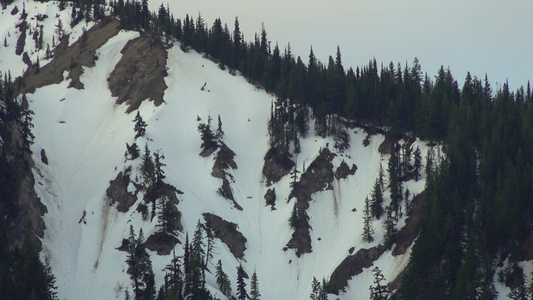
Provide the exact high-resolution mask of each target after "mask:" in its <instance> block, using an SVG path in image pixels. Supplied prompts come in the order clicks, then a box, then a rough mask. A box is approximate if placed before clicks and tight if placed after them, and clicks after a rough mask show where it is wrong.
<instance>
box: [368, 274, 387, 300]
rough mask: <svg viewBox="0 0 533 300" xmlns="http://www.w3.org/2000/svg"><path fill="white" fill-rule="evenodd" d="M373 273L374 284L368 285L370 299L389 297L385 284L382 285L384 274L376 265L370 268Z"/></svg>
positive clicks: (382, 299)
mask: <svg viewBox="0 0 533 300" xmlns="http://www.w3.org/2000/svg"><path fill="white" fill-rule="evenodd" d="M372 273H373V274H374V286H370V299H371V300H386V299H388V298H389V291H388V289H387V286H385V285H382V282H383V281H384V280H385V276H383V273H382V272H381V270H380V269H379V268H378V267H375V268H374V269H372Z"/></svg>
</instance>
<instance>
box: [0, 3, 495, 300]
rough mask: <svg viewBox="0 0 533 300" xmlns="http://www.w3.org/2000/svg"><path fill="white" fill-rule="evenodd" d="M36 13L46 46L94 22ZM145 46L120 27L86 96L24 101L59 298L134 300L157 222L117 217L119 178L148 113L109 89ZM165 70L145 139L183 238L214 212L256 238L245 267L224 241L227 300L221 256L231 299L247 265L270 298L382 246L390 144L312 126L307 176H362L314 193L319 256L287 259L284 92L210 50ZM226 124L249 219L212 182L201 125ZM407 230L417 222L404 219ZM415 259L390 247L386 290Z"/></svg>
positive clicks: (305, 156)
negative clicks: (366, 210) (118, 68)
mask: <svg viewBox="0 0 533 300" xmlns="http://www.w3.org/2000/svg"><path fill="white" fill-rule="evenodd" d="M22 3H23V2H22V1H16V2H15V3H14V4H12V5H10V6H8V8H7V9H6V10H2V11H0V13H1V17H0V33H1V37H2V40H1V41H0V42H1V43H2V44H3V42H4V37H5V40H6V42H7V44H8V47H4V46H3V45H2V47H0V69H1V70H3V71H5V70H10V71H11V75H12V76H13V78H14V77H16V76H20V75H21V74H22V73H23V71H24V69H25V65H24V63H23V62H22V59H21V56H17V55H15V53H14V52H15V45H16V40H17V38H18V33H17V30H16V29H15V24H16V23H17V22H18V18H19V16H20V13H19V14H17V15H14V16H12V15H11V14H10V13H9V12H10V11H11V10H12V8H13V7H14V6H15V5H18V6H19V9H22ZM25 3H26V5H25V8H26V10H27V12H28V14H29V16H33V15H36V14H38V13H41V14H43V13H46V14H47V15H48V19H46V20H45V21H43V22H40V23H39V24H44V25H45V26H44V32H45V38H44V43H45V45H46V43H50V44H51V41H52V36H53V35H54V32H53V29H54V28H55V24H57V20H58V19H57V17H59V18H61V19H62V20H63V24H64V28H65V29H66V31H67V32H70V33H71V38H70V42H71V43H72V42H74V41H76V40H77V38H78V37H79V36H80V35H81V32H82V27H83V26H86V27H87V28H89V27H90V26H92V23H88V24H85V23H84V22H82V24H80V25H78V26H76V27H75V28H74V29H70V28H69V26H68V23H69V22H70V20H69V15H68V14H69V10H68V9H66V10H65V11H62V12H59V11H58V9H57V3H54V2H49V3H48V4H47V3H38V2H25ZM56 16H57V17H56ZM29 23H30V26H33V27H35V26H36V24H37V23H36V21H35V20H30V22H29ZM138 36H139V34H138V33H136V32H125V31H121V32H120V33H119V34H118V35H117V36H115V37H113V38H111V39H110V40H109V41H107V43H105V44H104V45H103V46H102V47H101V48H100V49H98V50H97V52H98V53H99V59H98V60H97V61H96V65H95V67H92V68H85V69H84V74H83V75H82V76H81V77H80V81H81V82H82V83H83V84H84V86H85V88H84V89H82V90H77V89H73V88H67V86H68V84H69V82H68V80H65V81H63V82H62V83H59V84H54V85H49V86H45V87H42V88H39V89H37V90H36V92H35V93H33V94H28V95H26V96H27V99H28V100H29V105H30V109H31V110H33V111H34V112H35V115H34V119H33V123H34V126H35V127H34V129H33V133H34V135H35V143H34V144H33V146H32V151H33V153H34V154H33V159H34V161H35V168H34V175H35V178H36V185H35V189H36V192H37V194H38V195H39V197H40V198H41V200H42V202H43V203H44V204H45V205H46V206H47V208H48V213H47V214H45V216H44V221H45V223H46V230H45V236H44V238H43V240H42V242H43V253H42V255H43V256H47V257H49V258H50V260H51V264H52V267H53V271H54V273H55V275H56V277H57V285H58V287H59V288H58V295H59V298H60V299H81V300H83V299H123V298H124V291H125V290H126V289H129V290H130V291H131V289H132V288H131V281H130V279H129V276H128V274H127V273H126V269H127V265H126V254H125V253H124V252H121V251H119V250H117V249H116V248H117V247H119V246H120V245H121V241H122V239H123V238H126V237H127V236H128V234H129V228H130V225H132V226H133V227H134V229H135V231H136V232H138V231H139V229H141V228H142V229H143V231H144V235H145V237H148V236H149V235H150V234H152V233H154V232H155V231H156V229H155V223H156V221H155V220H154V222H150V221H144V220H143V219H142V216H141V214H140V213H139V212H137V211H136V210H135V209H136V207H137V205H138V204H139V203H140V202H141V201H143V200H142V199H141V197H140V196H139V199H138V200H137V203H136V204H134V205H133V206H132V207H131V208H130V211H128V212H126V213H120V212H118V210H117V209H116V208H115V207H114V206H110V205H109V202H108V199H106V189H107V188H108V187H109V182H110V181H111V180H113V179H114V178H115V177H116V176H117V174H118V173H119V172H121V171H123V170H124V169H125V168H126V167H130V166H131V167H133V172H132V174H135V173H137V171H136V170H137V168H138V166H139V161H140V160H139V159H138V160H136V161H133V162H132V161H127V160H126V159H125V157H124V153H125V152H126V143H129V144H131V143H133V142H134V135H135V133H134V130H133V125H134V124H133V122H132V121H133V119H134V116H135V114H136V112H135V111H134V112H132V113H130V114H126V110H127V106H126V105H125V104H124V105H116V104H115V101H116V98H115V97H112V96H111V92H110V91H109V88H108V83H107V78H108V76H109V74H110V73H111V71H112V70H113V69H114V66H115V65H116V64H117V62H118V61H119V60H120V58H121V55H122V54H121V53H120V51H121V50H122V48H123V47H124V45H125V44H126V43H127V42H128V41H129V40H131V39H134V38H136V37H138ZM26 49H30V50H29V55H30V58H31V59H32V61H34V60H36V59H37V56H39V57H40V60H41V65H44V64H45V63H46V61H44V59H43V58H44V51H43V50H41V51H35V50H33V51H32V50H31V49H35V45H34V42H33V40H32V39H31V36H30V35H28V37H27V40H26ZM167 67H168V76H167V77H166V78H165V81H166V84H167V86H168V88H167V90H166V91H165V94H164V100H165V102H164V103H163V104H162V105H161V106H159V107H155V106H154V105H153V102H149V101H144V102H143V104H142V105H141V106H140V108H139V112H140V114H141V116H142V117H143V118H144V120H145V121H146V122H147V123H148V127H147V131H146V134H145V136H143V137H140V138H138V139H137V144H138V145H139V147H140V148H141V149H143V148H144V145H145V144H148V146H149V148H150V149H151V150H152V151H156V150H159V151H160V152H161V153H162V154H164V156H165V159H164V163H165V164H166V167H165V168H164V171H165V174H166V179H165V181H166V182H167V183H169V184H172V185H173V186H175V187H176V188H177V189H179V190H181V191H183V194H182V195H180V196H179V199H180V203H179V205H178V206H177V208H178V209H179V210H180V211H181V213H182V220H181V221H182V224H183V227H184V230H183V232H180V233H179V234H178V236H179V238H180V240H181V241H182V242H184V240H185V232H189V234H190V235H191V234H192V232H193V231H194V229H195V226H196V224H197V222H198V220H201V221H203V217H202V214H203V213H206V212H209V213H213V214H215V215H218V216H220V217H221V218H223V219H225V220H227V221H229V222H234V223H236V224H238V230H239V231H240V232H242V234H243V235H244V236H245V237H246V238H247V243H246V247H247V249H246V251H245V256H244V259H242V260H238V259H235V258H234V257H233V255H232V254H231V252H230V251H229V249H228V247H227V246H226V245H225V244H223V243H221V242H220V241H219V240H218V239H217V240H216V241H215V253H214V259H213V260H212V261H211V263H210V264H209V266H208V268H209V270H210V272H207V285H208V286H209V289H210V290H211V292H212V293H213V294H214V295H215V296H216V297H219V298H221V299H225V297H224V296H223V295H222V294H221V293H220V292H218V287H217V285H216V280H215V277H214V273H215V272H214V266H215V264H216V262H217V261H218V259H221V260H222V263H223V267H224V270H225V272H226V273H228V275H229V277H230V279H231V280H232V284H233V291H235V290H236V286H235V279H236V267H237V266H239V264H242V265H243V267H244V269H245V271H246V272H247V273H248V274H250V275H251V274H252V273H253V272H254V271H256V272H257V275H258V279H259V289H260V291H261V294H262V298H263V299H307V298H309V294H310V293H311V282H312V279H313V277H316V278H317V279H319V280H321V279H322V278H326V279H328V278H329V277H330V275H331V274H332V272H333V271H334V270H335V268H336V267H337V266H338V265H339V264H340V263H341V262H342V261H343V259H344V258H345V257H346V256H347V255H348V254H349V250H350V248H352V247H353V248H354V252H353V253H356V252H357V251H358V250H359V249H362V248H371V247H374V246H377V245H378V244H380V243H383V236H384V231H383V223H382V221H373V227H374V229H375V234H374V238H375V241H374V242H372V243H365V242H363V241H362V237H361V235H362V227H363V221H362V217H363V205H364V200H365V197H367V196H368V195H370V192H371V189H372V186H373V184H374V181H375V180H376V177H377V176H378V170H379V167H380V165H382V166H383V168H384V169H386V168H387V161H388V158H389V156H388V155H381V154H380V153H379V151H378V147H379V145H380V144H381V143H382V142H383V140H384V137H383V136H381V135H374V136H371V137H370V144H369V145H368V146H366V147H365V146H363V140H364V139H365V138H366V133H364V131H363V130H362V129H358V128H356V129H352V130H350V129H348V132H349V135H350V146H351V147H350V148H349V149H348V150H346V151H345V152H344V153H339V152H338V151H337V150H336V149H334V148H333V147H332V145H334V142H333V140H332V139H331V138H326V139H323V138H321V137H318V136H315V135H314V134H313V130H312V128H313V124H312V122H311V124H310V126H309V127H310V128H311V129H310V130H309V133H308V135H307V136H306V138H305V139H302V140H301V153H299V154H298V155H297V163H298V166H297V169H298V170H300V171H301V170H302V169H303V168H304V165H305V166H309V165H310V164H311V162H312V161H313V160H314V159H315V158H316V157H317V156H318V154H319V151H320V150H321V149H322V148H326V147H328V148H329V149H330V150H331V151H332V152H334V153H336V154H337V155H336V157H335V159H334V160H333V165H334V168H335V169H336V168H337V167H338V166H339V165H340V164H341V162H342V161H345V162H346V163H347V164H348V165H349V166H351V165H352V164H355V165H356V166H357V168H358V169H357V171H356V173H355V175H353V176H348V177H347V178H346V179H341V180H336V179H335V180H334V182H333V190H330V189H328V190H324V191H321V192H318V193H315V194H313V195H312V201H311V203H310V207H309V209H308V211H307V212H308V215H309V217H310V221H309V223H310V225H311V227H312V230H311V231H310V236H311V240H312V249H313V251H312V253H308V254H303V255H302V256H301V257H299V258H298V257H297V256H296V255H295V252H294V250H292V249H289V250H287V251H284V250H283V248H284V247H285V246H286V244H287V242H288V241H289V240H290V238H291V235H292V232H293V231H292V229H291V228H290V226H289V222H288V219H289V216H290V214H291V210H292V208H293V204H294V201H295V199H292V200H290V201H288V200H289V199H287V198H288V195H289V193H290V191H291V188H290V182H291V179H290V178H289V176H288V175H287V176H285V177H284V178H282V180H280V181H279V182H277V183H275V184H273V185H272V186H271V187H275V189H276V194H277V200H276V210H271V208H270V206H266V205H265V199H264V195H265V193H266V191H267V189H268V187H267V186H266V181H265V180H264V178H263V175H262V168H263V164H264V156H265V154H266V152H267V150H268V148H269V146H268V134H267V123H268V118H269V116H270V107H271V103H272V101H274V96H273V95H271V94H268V93H266V92H265V91H263V90H260V89H257V88H256V87H254V86H253V85H251V84H249V83H248V82H247V81H246V80H245V79H244V78H243V77H241V76H239V75H235V76H234V75H231V74H230V73H229V72H228V71H224V70H221V69H220V68H219V66H218V65H217V64H215V63H213V62H211V61H209V60H207V59H205V58H203V57H202V55H201V54H198V53H196V52H194V51H190V52H188V53H185V52H183V51H182V50H181V49H180V46H179V44H175V45H174V46H173V47H172V48H171V49H169V53H168V62H167ZM65 77H66V76H65ZM204 84H205V89H203V90H202V89H201V88H202V86H204ZM219 115H220V118H221V120H222V124H223V125H222V127H223V130H224V132H225V136H224V142H225V143H226V144H227V146H228V147H229V148H230V149H232V150H233V151H234V152H235V153H236V156H235V162H236V163H237V166H238V168H237V169H236V170H230V171H229V172H230V173H231V175H232V176H233V177H234V180H233V182H231V187H232V189H233V194H234V197H235V200H236V202H237V203H238V204H239V205H240V206H241V207H242V208H243V210H242V211H240V210H238V209H235V208H234V206H233V204H232V203H231V202H230V201H228V200H226V199H224V198H223V197H222V196H220V195H219V194H218V193H217V190H218V188H219V187H220V186H221V183H222V180H221V179H218V178H215V177H213V176H212V175H211V172H212V167H213V163H214V160H213V155H212V156H209V157H207V158H204V157H201V156H199V153H200V151H201V148H200V144H201V139H200V134H199V133H198V130H197V127H198V121H197V118H198V117H199V118H201V122H206V120H207V118H208V116H211V117H212V118H213V122H212V124H213V127H216V122H217V117H218V116H219ZM402 142H403V141H402ZM417 146H418V147H420V149H421V150H422V157H425V155H426V152H427V150H428V147H427V145H426V144H425V143H424V142H422V141H419V140H417V141H416V142H415V143H414V144H413V145H412V147H413V148H416V147H417ZM42 149H44V150H45V151H46V155H47V157H48V164H47V165H46V164H44V163H42V162H41V156H40V153H41V150H42ZM293 158H294V159H296V156H294V157H293ZM385 180H386V181H387V178H385ZM424 183H425V176H424V174H423V175H422V178H421V180H419V181H418V182H415V181H414V180H411V181H409V182H407V183H404V188H408V189H409V190H410V192H411V195H413V194H419V193H421V192H422V191H423V189H424ZM388 196H389V191H388V189H387V190H386V191H385V204H387V203H388V201H390V199H389V197H388ZM354 209H355V211H354ZM398 224H399V226H403V224H405V216H404V217H403V218H401V219H400V220H399V223H398ZM175 251H176V255H182V254H183V249H182V245H180V244H178V245H176V247H175ZM409 253H410V252H409V251H407V252H406V254H404V255H400V256H397V257H394V256H392V254H391V251H386V252H385V253H384V254H383V255H382V256H381V257H380V258H379V259H378V260H377V261H376V262H375V263H374V265H377V266H379V267H380V269H381V270H382V271H383V274H384V275H385V278H386V279H387V281H390V280H393V279H394V278H395V277H396V276H397V275H398V273H399V272H400V271H401V270H402V269H403V268H404V267H405V266H406V265H407V263H408V260H409ZM150 254H151V259H152V262H153V268H154V272H155V275H156V284H157V286H159V285H161V284H162V282H163V272H162V269H163V267H164V266H165V265H166V264H167V263H169V262H170V259H171V256H158V255H157V254H156V253H152V252H150ZM370 269H371V268H367V269H364V270H363V272H362V273H361V274H359V275H357V276H355V277H354V278H352V279H351V280H350V281H349V285H348V287H347V288H346V291H345V292H343V293H341V294H340V295H338V296H337V295H330V296H329V298H330V299H337V298H339V299H368V298H369V286H370V285H371V284H372V281H373V277H372V273H371V271H370ZM501 294H503V293H501ZM502 296H504V295H500V297H502Z"/></svg>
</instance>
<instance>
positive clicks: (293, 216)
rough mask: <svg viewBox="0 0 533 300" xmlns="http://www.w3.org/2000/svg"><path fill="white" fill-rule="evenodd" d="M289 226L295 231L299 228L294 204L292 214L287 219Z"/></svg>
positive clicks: (298, 218) (298, 219)
mask: <svg viewBox="0 0 533 300" xmlns="http://www.w3.org/2000/svg"><path fill="white" fill-rule="evenodd" d="M289 225H290V226H291V228H292V229H296V228H299V227H300V217H299V216H298V209H297V207H296V202H295V203H294V206H293V208H292V213H291V216H290V218H289Z"/></svg>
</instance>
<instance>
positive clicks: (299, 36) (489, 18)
mask: <svg viewBox="0 0 533 300" xmlns="http://www.w3.org/2000/svg"><path fill="white" fill-rule="evenodd" d="M161 1H164V0H151V1H150V8H151V9H153V10H155V9H157V7H158V6H159V4H160V3H161ZM167 2H168V5H169V7H170V10H171V12H173V13H174V16H175V17H179V18H183V17H184V16H185V14H186V13H188V14H189V15H192V16H193V17H194V18H195V19H196V18H197V16H198V13H199V12H201V14H202V16H203V18H204V19H205V21H206V22H207V23H208V24H209V25H211V24H212V23H213V21H214V19H215V18H216V17H220V18H221V19H222V22H223V23H227V24H228V26H229V28H230V30H233V22H234V19H235V16H238V17H239V23H240V26H241V30H242V31H243V32H244V34H245V38H246V39H247V40H251V39H253V34H254V33H256V32H259V30H260V29H261V23H262V22H264V24H265V27H266V30H267V33H268V37H269V40H271V41H272V42H273V43H275V42H278V43H279V46H280V48H281V49H282V50H283V49H284V48H285V46H286V45H287V42H289V41H290V43H291V49H292V50H293V53H294V54H295V55H300V56H302V59H303V60H304V62H307V60H308V55H309V49H310V46H311V45H312V46H313V50H314V52H315V54H316V56H317V57H318V58H319V59H320V60H321V61H322V62H327V58H328V56H329V55H332V56H334V54H335V51H336V47H337V45H339V46H340V48H341V53H342V59H343V65H344V67H345V68H346V69H347V68H348V67H350V66H352V67H354V68H355V66H360V65H364V64H367V63H368V61H369V59H372V57H375V58H376V60H377V61H378V63H380V62H383V63H384V64H387V65H388V63H389V62H390V61H393V62H394V63H395V64H396V63H398V62H400V63H401V64H402V65H404V64H405V62H406V61H407V62H409V64H411V63H412V61H413V58H414V57H415V56H416V57H418V58H419V60H420V62H421V64H422V69H423V71H425V72H428V74H429V75H432V76H433V75H434V74H435V73H436V71H437V70H438V69H439V68H440V66H441V65H444V67H448V66H449V67H450V69H451V71H452V73H453V75H454V76H455V78H456V79H457V80H458V82H459V84H462V83H463V81H464V78H465V76H466V72H467V71H470V72H471V73H472V75H475V76H478V77H481V78H482V77H484V75H485V73H487V74H488V76H489V79H490V80H491V82H492V84H493V86H494V85H496V83H497V82H498V83H500V84H501V83H503V82H505V80H506V79H507V78H508V80H509V84H510V86H511V88H512V89H513V90H514V89H516V88H517V87H519V86H520V85H524V86H525V85H526V84H527V81H528V80H532V79H533V58H532V55H531V53H533V1H532V0H447V1H431V0H333V1H325V0H321V1H319V0H168V1H167ZM167 2H163V3H164V4H165V5H166V4H167Z"/></svg>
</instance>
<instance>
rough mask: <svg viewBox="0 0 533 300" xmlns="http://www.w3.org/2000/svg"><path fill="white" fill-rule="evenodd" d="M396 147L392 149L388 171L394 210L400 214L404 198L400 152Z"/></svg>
mask: <svg viewBox="0 0 533 300" xmlns="http://www.w3.org/2000/svg"><path fill="white" fill-rule="evenodd" d="M395 148H396V147H393V149H392V150H391V156H390V158H389V166H388V171H389V186H390V197H391V208H392V209H393V210H394V212H395V214H396V215H398V212H399V208H400V202H401V200H402V182H401V180H400V177H401V173H400V168H399V159H398V153H397V151H396V149H395Z"/></svg>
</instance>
